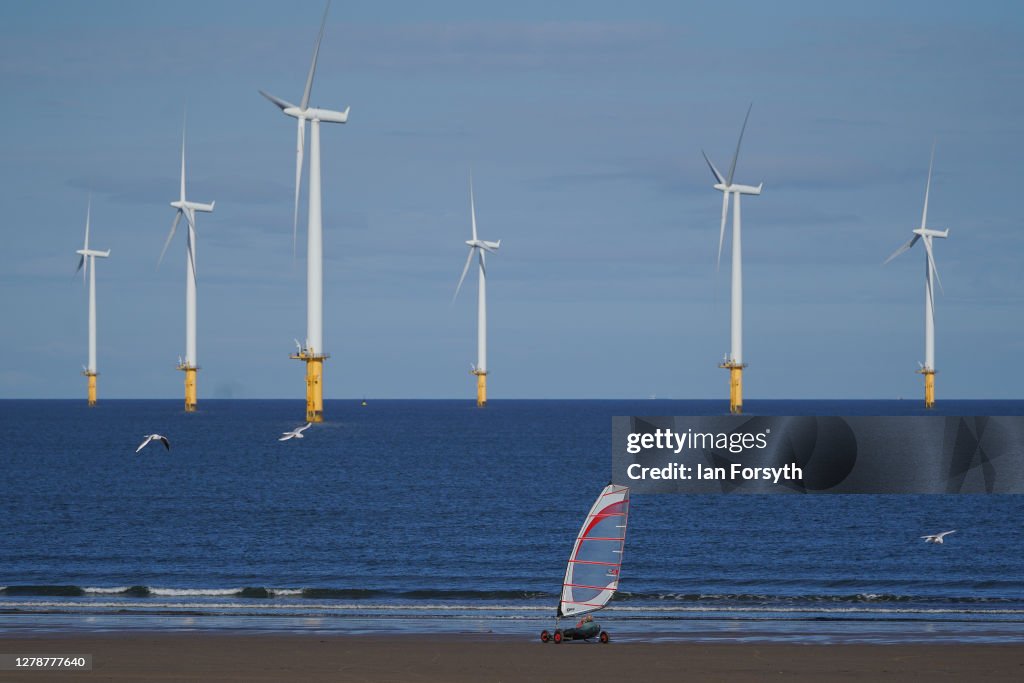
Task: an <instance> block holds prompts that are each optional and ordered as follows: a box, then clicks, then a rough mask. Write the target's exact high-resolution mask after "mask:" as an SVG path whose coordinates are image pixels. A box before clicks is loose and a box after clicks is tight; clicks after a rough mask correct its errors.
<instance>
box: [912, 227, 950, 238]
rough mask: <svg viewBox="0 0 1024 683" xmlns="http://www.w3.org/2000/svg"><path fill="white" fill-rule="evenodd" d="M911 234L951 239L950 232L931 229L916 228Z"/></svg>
mask: <svg viewBox="0 0 1024 683" xmlns="http://www.w3.org/2000/svg"><path fill="white" fill-rule="evenodd" d="M910 232H912V233H914V234H915V235H921V236H922V237H943V238H945V237H949V230H933V229H931V228H915V229H914V230H911V231H910Z"/></svg>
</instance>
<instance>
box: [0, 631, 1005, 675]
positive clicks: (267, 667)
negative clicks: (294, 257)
mask: <svg viewBox="0 0 1024 683" xmlns="http://www.w3.org/2000/svg"><path fill="white" fill-rule="evenodd" d="M72 653H73V654H91V655H93V670H92V671H91V672H78V673H69V672H43V671H34V672H24V671H22V672H11V671H5V672H0V680H3V681H50V680H52V681H68V680H86V681H314V682H316V681H409V682H410V683H428V682H434V681H437V682H447V683H459V682H462V681H466V682H469V681H556V680H572V681H587V682H590V681H612V680H627V681H628V680H634V681H638V680H643V681H649V682H654V683H656V682H658V681H680V680H697V681H707V680H721V681H740V682H742V681H760V680H764V679H767V678H773V679H779V680H789V681H794V680H795V681H851V680H870V681H879V680H892V681H895V680H928V681H962V680H967V679H968V678H970V679H974V680H978V681H1020V680H1024V645H1019V644H1018V645H788V644H711V645H702V644H694V643H685V642H674V643H667V642H666V643H611V644H609V645H604V646H602V645H597V644H588V643H563V644H561V645H557V646H556V645H553V644H547V645H544V644H542V643H540V642H539V641H530V640H528V639H526V638H522V639H497V638H486V637H480V636H471V637H465V638H459V637H432V636H422V637H418V636H396V637H393V638H383V637H380V636H335V635H331V636H317V635H301V636H291V635H238V634H232V635H228V634H211V633H202V634H156V633H136V632H132V633H118V634H101V635H85V636H78V635H40V636H33V637H16V638H15V637H4V638H0V654H19V655H24V654H72Z"/></svg>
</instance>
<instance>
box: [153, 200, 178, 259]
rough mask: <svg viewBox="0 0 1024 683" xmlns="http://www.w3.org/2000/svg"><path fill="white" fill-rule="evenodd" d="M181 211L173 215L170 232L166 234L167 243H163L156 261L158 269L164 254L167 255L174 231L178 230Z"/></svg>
mask: <svg viewBox="0 0 1024 683" xmlns="http://www.w3.org/2000/svg"><path fill="white" fill-rule="evenodd" d="M181 214H182V210H181V209H178V210H177V211H176V212H175V214H174V222H173V223H171V231H170V232H169V233H167V241H166V242H164V248H163V249H161V250H160V258H159V259H157V262H156V267H157V268H159V267H160V264H161V263H163V260H164V254H166V253H167V247H169V246H170V244H171V240H172V239H174V231H175V230H177V229H178V221H180V220H181Z"/></svg>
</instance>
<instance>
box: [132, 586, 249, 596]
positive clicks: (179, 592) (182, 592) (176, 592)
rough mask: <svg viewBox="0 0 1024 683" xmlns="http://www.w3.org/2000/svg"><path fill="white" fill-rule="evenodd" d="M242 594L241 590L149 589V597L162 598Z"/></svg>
mask: <svg viewBox="0 0 1024 683" xmlns="http://www.w3.org/2000/svg"><path fill="white" fill-rule="evenodd" d="M241 592H242V589H241V588H150V589H149V593H150V595H159V596H163V597H188V596H194V597H201V596H210V597H216V596H218V595H238V594H239V593H241Z"/></svg>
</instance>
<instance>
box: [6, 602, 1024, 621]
mask: <svg viewBox="0 0 1024 683" xmlns="http://www.w3.org/2000/svg"><path fill="white" fill-rule="evenodd" d="M553 607H554V605H553V604H552V605H522V604H479V603H477V604H467V603H416V604H412V603H407V604H393V603H373V602H370V603H362V602H359V603H353V602H348V603H346V602H333V603H327V602H323V603H316V602H291V603H275V602H271V601H260V602H257V603H248V604H246V603H242V602H193V601H175V602H170V603H168V602H157V603H154V602H152V601H144V602H138V601H136V602H132V601H95V602H88V603H77V602H66V601H57V600H19V601H3V602H0V613H4V612H18V611H29V612H34V611H38V612H66V613H79V612H81V613H90V612H92V613H94V612H96V611H97V610H116V611H118V612H124V611H131V610H139V611H140V612H142V613H146V614H179V615H180V614H195V615H210V616H216V615H221V614H234V615H239V616H261V615H266V616H278V617H281V616H303V617H306V616H312V615H316V614H322V615H332V614H333V615H337V616H342V615H344V616H345V617H350V618H351V617H361V616H367V617H369V616H373V617H381V618H385V617H389V618H396V619H401V618H430V617H432V616H436V617H446V616H449V615H455V616H457V615H459V614H465V615H480V616H484V615H486V617H487V618H488V619H490V618H498V619H507V618H528V617H530V615H535V616H538V617H539V616H541V615H544V616H546V615H549V614H551V613H552V611H553ZM605 611H606V612H610V613H613V614H616V615H621V616H622V617H623V618H626V619H640V620H643V619H664V620H673V619H700V618H715V617H718V618H728V619H740V620H742V619H753V620H763V619H771V618H772V617H774V616H778V615H794V616H795V617H796V618H800V617H801V616H803V617H804V618H809V619H819V618H829V617H832V618H840V619H841V618H862V617H871V616H874V617H876V618H883V619H885V618H890V619H900V618H907V617H924V618H927V617H943V618H947V619H948V618H953V619H955V618H956V617H970V616H972V615H973V616H975V617H977V616H982V617H986V618H990V617H995V616H999V617H1012V619H1011V621H1021V622H1024V608H977V607H976V608H954V607H889V606H867V605H863V606H850V605H844V606H837V605H831V606H815V605H803V606H766V605H743V606H740V605H734V606H727V605H715V606H712V605H706V606H698V605H676V606H657V605H633V606H630V605H616V604H612V605H610V606H608V607H607V608H605Z"/></svg>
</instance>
